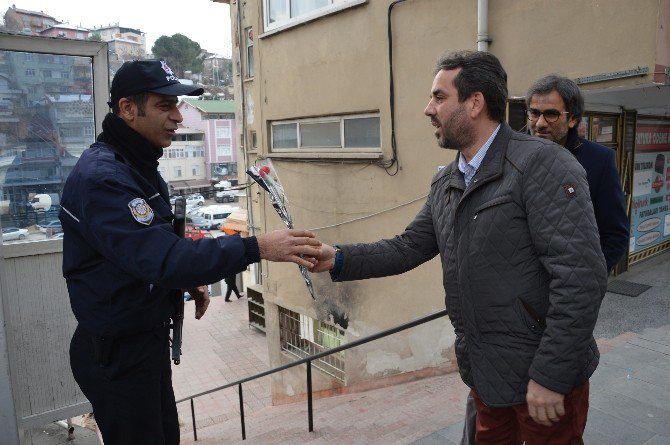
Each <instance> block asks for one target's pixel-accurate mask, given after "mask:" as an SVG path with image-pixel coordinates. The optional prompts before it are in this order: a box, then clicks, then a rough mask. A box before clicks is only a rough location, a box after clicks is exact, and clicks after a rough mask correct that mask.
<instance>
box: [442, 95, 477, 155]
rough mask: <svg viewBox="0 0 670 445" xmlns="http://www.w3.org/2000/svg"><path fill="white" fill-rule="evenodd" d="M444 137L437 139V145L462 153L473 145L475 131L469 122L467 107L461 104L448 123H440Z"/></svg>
mask: <svg viewBox="0 0 670 445" xmlns="http://www.w3.org/2000/svg"><path fill="white" fill-rule="evenodd" d="M440 128H441V130H442V137H439V138H438V139H437V144H438V145H439V146H440V147H442V148H450V149H452V150H458V151H461V150H463V149H464V148H466V147H469V146H470V145H472V141H474V139H475V136H474V133H475V132H474V129H473V128H472V125H471V124H470V123H469V122H468V121H467V117H466V115H465V105H464V104H461V105H460V106H459V107H458V109H456V111H454V112H453V113H452V115H451V116H450V117H449V118H448V120H447V121H446V122H440Z"/></svg>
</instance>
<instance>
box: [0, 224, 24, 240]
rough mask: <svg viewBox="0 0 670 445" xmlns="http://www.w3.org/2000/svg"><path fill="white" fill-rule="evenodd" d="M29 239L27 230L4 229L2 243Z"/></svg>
mask: <svg viewBox="0 0 670 445" xmlns="http://www.w3.org/2000/svg"><path fill="white" fill-rule="evenodd" d="M27 237H28V231H27V230H26V229H19V228H18V227H3V228H2V241H14V240H24V239H26V238H27Z"/></svg>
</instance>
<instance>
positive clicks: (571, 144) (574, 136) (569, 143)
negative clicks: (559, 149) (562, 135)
mask: <svg viewBox="0 0 670 445" xmlns="http://www.w3.org/2000/svg"><path fill="white" fill-rule="evenodd" d="M581 145H582V141H581V139H579V134H578V133H577V127H573V128H571V129H569V130H568V137H567V139H566V140H565V148H567V149H568V150H570V153H572V154H573V155H575V156H576V155H577V151H578V150H579V147H581Z"/></svg>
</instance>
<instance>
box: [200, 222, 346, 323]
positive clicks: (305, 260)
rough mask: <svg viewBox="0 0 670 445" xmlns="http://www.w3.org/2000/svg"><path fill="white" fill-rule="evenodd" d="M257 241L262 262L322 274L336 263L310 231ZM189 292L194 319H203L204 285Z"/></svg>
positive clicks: (288, 231) (273, 234) (282, 233)
mask: <svg viewBox="0 0 670 445" xmlns="http://www.w3.org/2000/svg"><path fill="white" fill-rule="evenodd" d="M256 240H257V242H258V250H259V251H260V256H261V259H264V260H268V261H275V262H287V263H288V262H291V263H296V264H297V265H299V266H303V267H305V268H306V269H307V270H309V271H310V272H325V271H327V270H330V269H332V268H333V265H334V263H335V249H334V248H333V247H332V246H329V245H328V244H324V243H322V242H321V241H319V240H318V239H316V238H315V237H314V234H313V233H312V232H310V231H309V230H296V229H284V230H275V231H273V232H269V233H264V234H262V235H258V236H256ZM188 293H189V294H190V295H191V297H192V298H193V299H194V300H195V318H197V319H200V318H202V316H203V315H204V314H205V311H207V307H208V306H209V301H210V299H209V293H208V291H207V286H199V287H195V288H190V289H188Z"/></svg>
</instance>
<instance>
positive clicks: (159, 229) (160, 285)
mask: <svg viewBox="0 0 670 445" xmlns="http://www.w3.org/2000/svg"><path fill="white" fill-rule="evenodd" d="M159 184H160V188H161V190H160V191H159V190H156V189H155V187H154V186H153V185H151V184H150V183H149V182H148V181H147V180H146V179H144V178H143V177H142V176H141V175H140V174H139V172H138V171H137V170H135V169H134V168H133V167H132V166H131V165H130V164H129V163H128V162H127V161H126V160H125V159H124V158H123V157H122V156H121V155H119V154H118V153H115V152H114V150H113V147H110V146H108V145H106V144H104V143H95V144H93V145H92V146H91V148H89V149H88V150H86V151H84V153H83V154H82V156H81V158H80V159H79V161H78V162H77V165H76V166H75V168H74V170H73V171H72V173H71V174H70V176H69V177H68V179H67V181H66V183H65V188H64V190H63V198H62V200H61V201H62V202H61V211H60V215H59V217H60V220H61V222H62V224H63V231H64V232H65V236H64V238H63V275H64V276H65V279H66V281H67V287H68V291H69V294H70V302H71V305H72V310H73V312H74V315H75V317H76V318H77V321H78V322H79V324H80V325H81V326H82V327H83V328H84V329H85V330H86V331H87V332H89V333H90V334H92V335H96V336H108V337H122V336H126V335H134V334H137V333H140V332H143V331H149V330H151V329H153V328H155V327H156V326H158V325H160V324H161V323H163V322H165V321H167V320H168V319H169V318H170V316H171V315H172V314H173V311H174V305H175V299H174V295H175V294H174V292H172V291H171V289H178V288H184V287H194V286H199V285H203V284H209V283H213V282H215V281H219V280H221V279H223V278H224V277H225V276H228V275H232V274H236V273H239V272H241V271H242V270H244V269H245V268H246V267H247V265H248V264H250V263H252V262H254V261H258V245H257V243H256V241H255V238H247V239H244V240H243V239H242V238H240V237H238V236H224V237H219V238H204V239H201V240H197V241H193V240H191V239H183V238H179V237H178V236H177V234H176V233H175V232H174V230H173V227H172V224H171V223H172V220H173V218H174V215H173V214H172V208H171V206H170V204H169V202H168V201H167V197H168V192H167V186H166V184H165V182H164V181H163V180H162V179H160V178H159Z"/></svg>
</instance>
